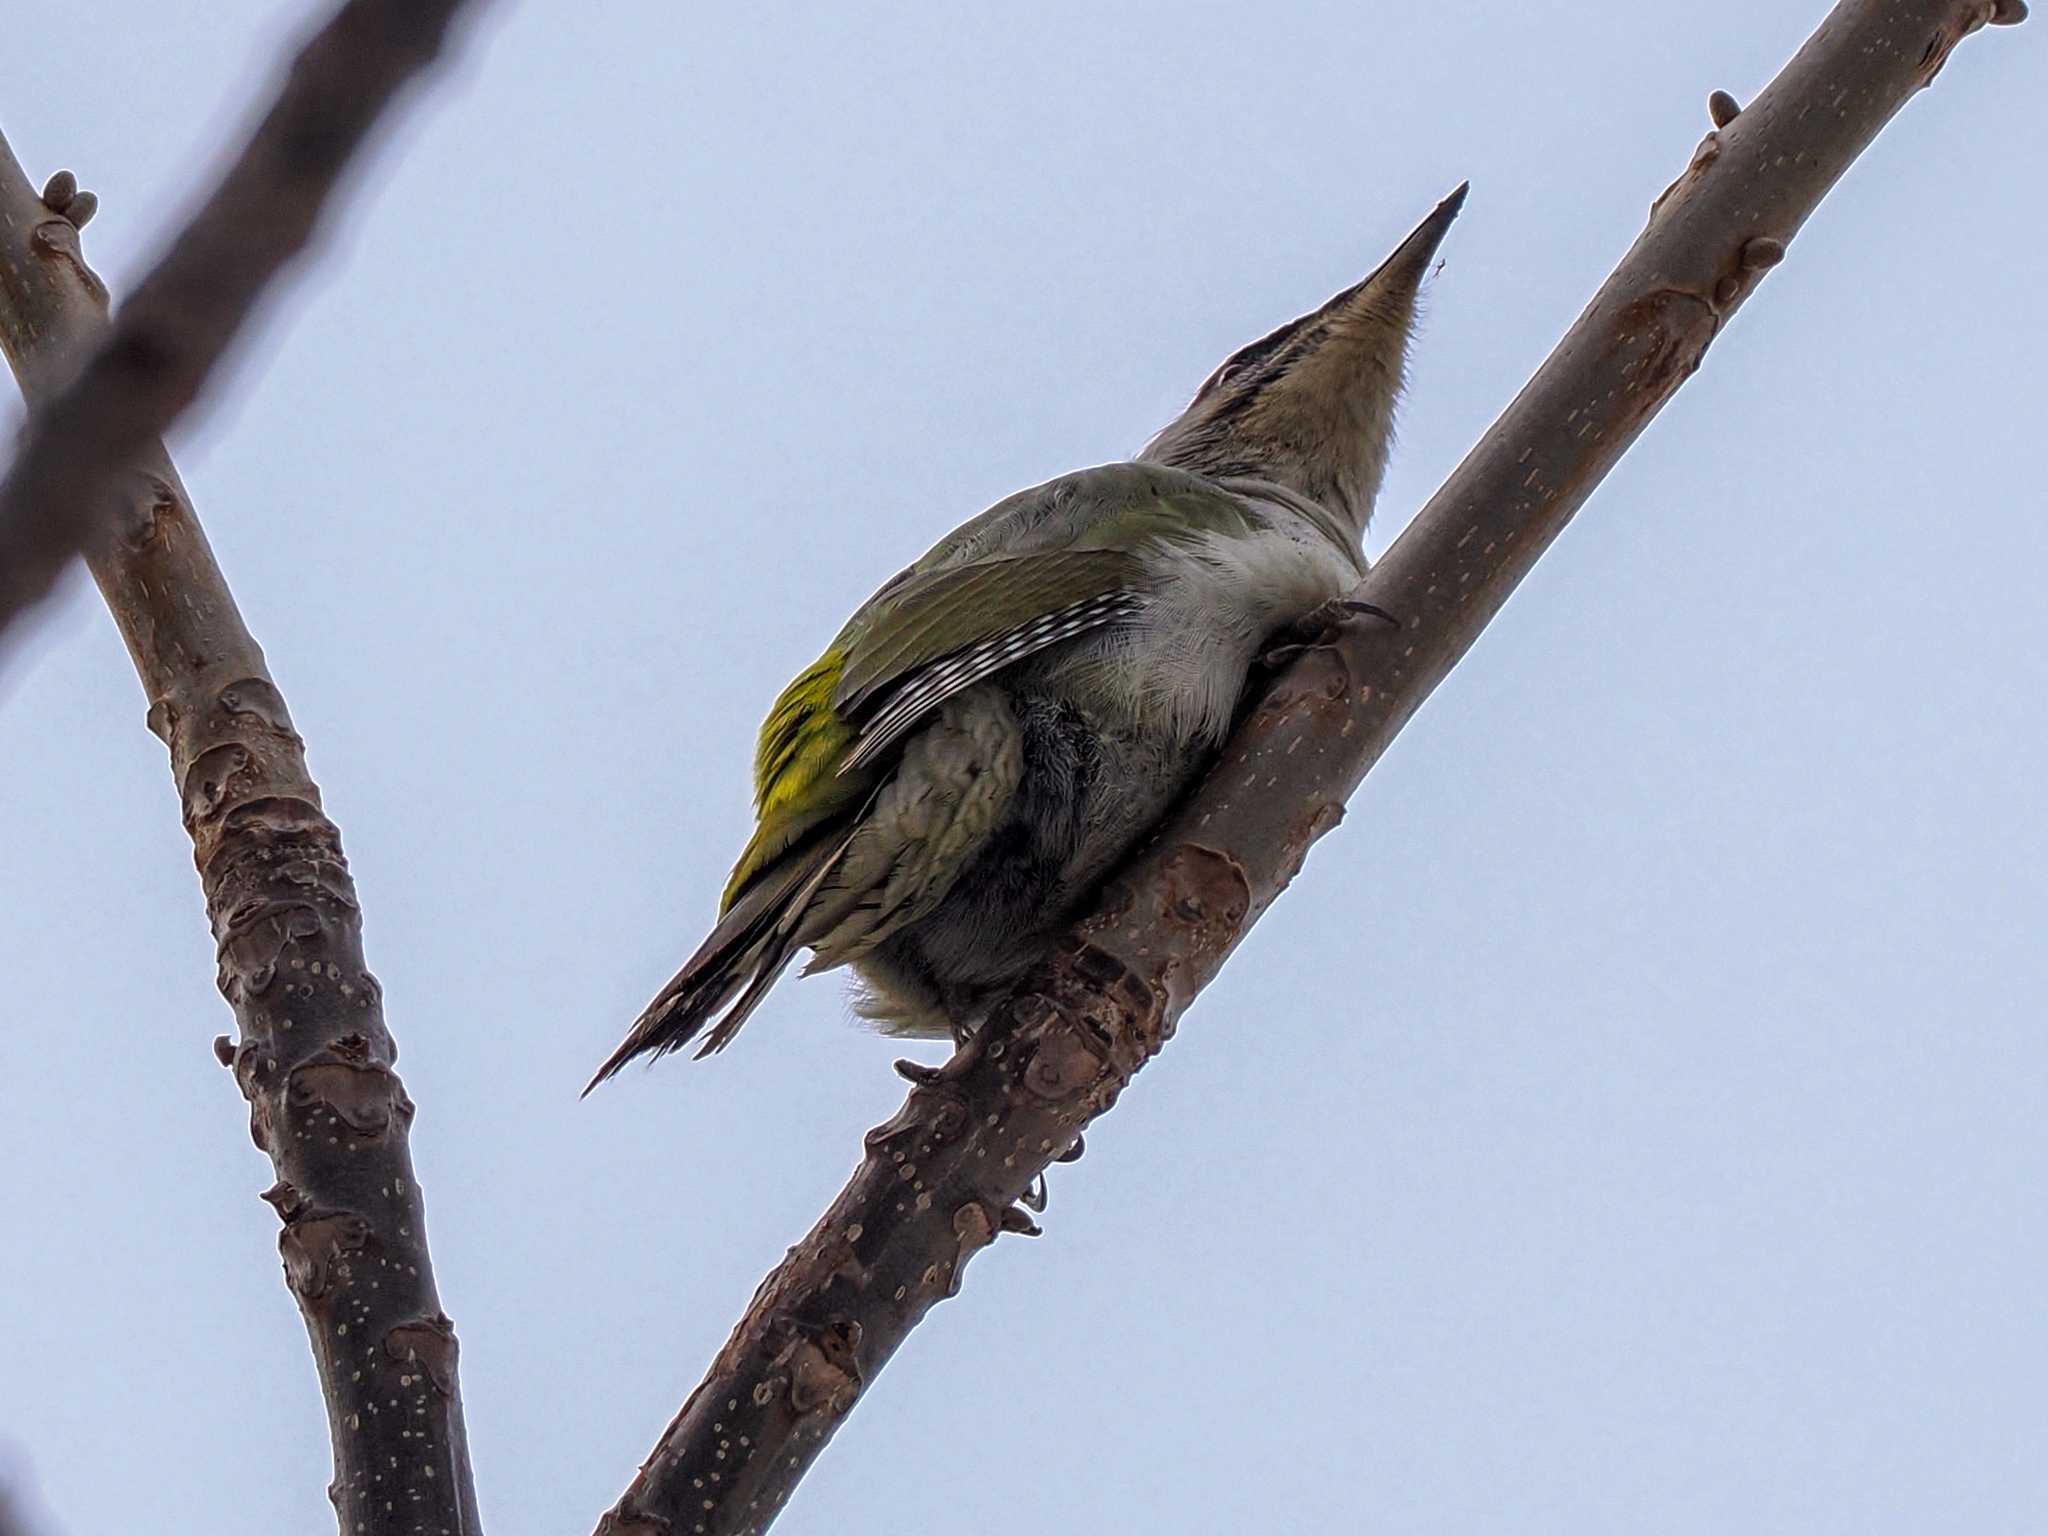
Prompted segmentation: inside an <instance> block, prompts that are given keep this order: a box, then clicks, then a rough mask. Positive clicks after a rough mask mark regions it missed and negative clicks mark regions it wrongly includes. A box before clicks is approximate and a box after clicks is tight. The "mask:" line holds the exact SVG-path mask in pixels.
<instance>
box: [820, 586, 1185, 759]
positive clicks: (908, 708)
mask: <svg viewBox="0 0 2048 1536" xmlns="http://www.w3.org/2000/svg"><path fill="white" fill-rule="evenodd" d="M1144 602H1145V599H1144V595H1143V594H1142V593H1138V592H1133V591H1129V590H1118V591H1115V592H1102V593H1098V594H1097V595H1096V596H1094V597H1087V598H1083V599H1082V600H1081V601H1080V602H1078V603H1070V604H1069V605H1068V606H1066V607H1065V608H1061V609H1058V610H1057V611H1055V612H1052V613H1047V614H1041V615H1040V616H1039V617H1037V618H1035V619H1032V620H1030V621H1029V622H1028V623H1024V624H1019V625H1017V626H1016V627H1015V628H1014V629H1006V630H1004V631H1003V632H1002V633H1001V634H999V635H991V636H990V637H989V638H988V639H986V640H983V641H980V642H979V643H977V644H974V645H970V646H967V647H965V648H964V649H962V650H958V651H955V652H953V654H952V655H950V656H945V657H942V658H940V659H939V660H938V661H935V662H933V663H931V664H930V665H929V666H926V667H924V668H921V669H920V670H919V671H917V672H915V673H913V674H912V675H911V676H910V677H909V678H907V679H906V680H905V681H904V682H903V684H902V685H901V686H900V687H898V688H897V689H896V690H895V691H894V692H893V693H891V694H889V695H888V696H887V697H886V698H885V699H884V700H883V702H882V707H881V709H880V710H879V711H878V712H877V713H876V714H875V716H874V718H873V719H871V720H869V721H868V722H867V723H866V724H865V725H863V726H862V727H861V732H860V739H859V741H858V742H857V743H856V744H855V746H854V750H853V751H852V752H851V753H849V754H848V755H847V757H846V759H845V761H843V762H842V763H841V764H840V766H839V771H840V772H841V773H851V772H853V771H854V770H855V769H857V768H861V767H863V766H865V765H866V764H868V763H870V762H872V761H874V759H875V758H876V757H877V756H878V755H879V754H880V753H881V752H882V751H883V750H884V749H886V748H887V747H888V746H889V744H890V743H891V742H893V741H895V740H896V739H897V737H899V736H901V735H902V734H903V733H904V731H906V730H908V729H909V728H910V726H911V725H913V724H914V723H916V722H917V721H918V720H919V719H921V718H922V717H923V716H924V715H926V714H928V713H929V712H930V711H932V710H934V709H936V708H938V706H939V705H940V704H942V703H944V702H945V701H946V700H947V699H950V698H951V697H952V696H953V695H954V694H956V693H958V692H959V691H960V690H961V689H963V688H969V687H972V686H973V685H974V684H976V683H978V682H980V681H981V680H982V679H984V678H986V677H990V676H993V675H994V674H995V673H997V672H1000V671H1002V669H1003V668H1004V667H1007V666H1009V665H1010V664H1011V663H1013V662H1017V661H1022V660H1023V659H1024V658H1025V657H1026V656H1029V655H1032V654H1033V653H1035V652H1038V651H1042V650H1044V649H1045V648H1046V647H1047V646H1052V645H1058V644H1059V643H1060V642H1061V641H1062V640H1071V639H1073V638H1074V637H1075V636H1076V635H1081V634H1086V633H1087V632H1088V631H1089V630H1091V629H1099V628H1101V627H1102V626H1103V625H1104V624H1110V623H1114V622H1115V621H1116V620H1118V619H1127V618H1130V617H1132V616H1133V615H1134V614H1136V613H1137V612H1138V610H1139V609H1140V608H1142V607H1143V606H1144Z"/></svg>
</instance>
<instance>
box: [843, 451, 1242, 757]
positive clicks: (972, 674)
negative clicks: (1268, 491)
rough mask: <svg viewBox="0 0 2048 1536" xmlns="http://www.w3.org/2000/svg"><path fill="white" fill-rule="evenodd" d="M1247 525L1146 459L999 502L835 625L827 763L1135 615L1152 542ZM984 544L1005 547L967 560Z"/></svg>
mask: <svg viewBox="0 0 2048 1536" xmlns="http://www.w3.org/2000/svg"><path fill="white" fill-rule="evenodd" d="M1248 520H1249V514H1248V513H1247V511H1246V508H1245V506H1244V503H1242V502H1241V501H1239V500H1238V499H1237V498H1236V497H1234V496H1230V495H1227V494H1225V493H1223V492H1221V491H1219V490H1217V489H1215V488H1214V487H1213V486H1211V485H1208V484H1207V483H1205V482H1203V481H1200V480H1197V479H1195V478H1194V477H1193V476H1190V475H1185V474H1182V473H1180V472H1178V471H1173V470H1162V469H1160V468H1159V467H1158V466H1155V465H1136V464H1113V465H1105V466H1103V467H1101V468H1099V469H1091V470H1083V471H1081V472H1080V473H1078V474H1075V475H1067V476H1062V477H1061V478H1060V479H1059V480H1055V481H1052V482H1051V483H1050V484H1048V485H1044V486H1040V487H1038V488H1037V489H1036V490H1033V491H1027V492H1024V493H1023V494H1022V495H1020V496H1016V497H1012V498H1011V499H1010V500H1009V501H1008V502H1004V503H1000V504H999V505H998V506H996V507H995V508H992V509H991V510H990V511H989V512H988V513H985V514H983V516H982V517H981V518H979V519H977V520H976V521H975V522H974V523H970V524H969V525H967V527H966V528H965V529H962V530H961V531H960V532H959V533H956V534H954V535H953V536H952V537H951V538H950V539H948V540H947V541H946V542H944V543H942V544H940V545H939V546H938V548H936V549H935V550H933V551H932V553H931V554H929V555H927V556H926V557H925V559H924V560H922V561H920V562H919V563H918V564H917V565H915V566H913V567H911V569H910V570H908V571H906V572H905V573H904V574H903V575H902V576H900V577H898V578H897V579H896V580H895V581H894V582H892V583H890V585H889V586H887V587H885V588H883V590H882V591H881V592H880V593H878V594H876V596H875V597H874V598H873V599H872V600H871V601H870V602H869V603H868V604H867V605H866V606H865V607H864V608H863V609H862V610H861V611H860V613H859V614H857V615H855V617H854V620H853V622H852V623H850V624H849V625H848V626H847V627H846V630H845V631H844V632H843V633H842V635H841V637H840V638H841V643H840V645H839V647H838V648H837V649H838V651H839V654H840V656H841V658H842V664H841V670H840V674H839V682H838V686H837V687H836V689H835V690H834V692H833V697H832V702H833V706H834V708H835V710H836V711H837V712H838V714H839V716H840V718H841V719H843V720H845V721H847V722H848V723H849V724H851V725H853V726H855V727H856V729H857V735H856V737H855V739H854V742H853V744H852V747H851V750H850V751H849V752H848V753H847V755H846V757H845V759H844V760H843V762H842V763H841V766H840V769H839V771H840V772H849V771H852V770H855V769H858V768H860V767H862V766H864V765H865V764H867V763H870V762H872V761H874V760H875V759H876V758H877V757H879V756H880V755H881V754H882V753H883V752H884V751H886V750H887V749H888V748H889V746H890V745H891V744H893V743H894V742H895V741H896V740H898V739H899V738H900V737H901V736H902V734H903V733H904V732H905V731H906V730H908V729H909V728H910V727H911V726H912V725H914V724H916V723H917V721H919V720H920V719H922V718H923V717H924V716H925V715H926V714H928V713H929V712H930V711H931V710H932V709H934V708H935V707H937V706H938V705H939V704H940V703H941V702H943V701H944V700H945V699H947V698H950V697H951V696H952V695H953V694H955V693H958V692H960V691H961V690H962V689H964V688H970V687H972V686H973V685H974V684H976V683H978V682H981V681H982V680H983V679H985V678H988V677H992V676H994V675H995V674H996V673H998V672H1000V671H1002V670H1003V669H1004V668H1005V667H1008V666H1010V665H1012V664H1014V663H1015V662H1018V661H1021V660H1023V659H1024V658H1025V657H1027V656H1030V655H1032V654H1034V653H1035V652H1038V651H1042V650H1044V649H1046V648H1047V647H1049V646H1053V645H1057V644H1059V643H1060V642H1062V641H1065V640H1071V639H1073V638H1074V637H1075V636H1077V635H1081V634H1085V633H1087V632H1088V631H1089V630H1092V629H1097V628H1100V627H1101V626H1103V625H1106V624H1113V623H1116V622H1118V621H1119V620H1122V619H1127V618H1130V617H1132V616H1133V615H1135V614H1136V613H1137V612H1138V611H1139V609H1140V608H1142V607H1143V606H1144V602H1145V599H1146V597H1147V596H1148V590H1149V586H1150V583H1151V581H1152V580H1153V579H1154V578H1153V576H1152V573H1153V572H1154V571H1156V570H1157V569H1158V565H1157V562H1156V561H1154V560H1152V559H1150V558H1149V556H1150V555H1151V553H1152V552H1153V551H1154V550H1156V549H1157V548H1158V547H1159V546H1161V545H1166V544H1172V543H1176V542H1184V541H1188V540H1192V539H1196V538H1199V537H1201V536H1202V535H1204V534H1208V533H1212V532H1218V531H1229V532H1243V531H1244V530H1245V528H1246V526H1247V523H1248ZM1020 544H1021V545H1023V546H1024V549H1023V551H1022V552H1021V553H1017V552H1012V551H1013V550H1015V548H1016V546H1017V545H1020ZM991 545H993V546H994V547H996V548H1000V549H1002V550H1003V551H1004V552H1003V553H1002V554H999V555H996V554H990V555H982V556H980V557H979V558H976V557H975V556H976V554H977V553H978V550H979V549H984V548H988V547H989V546H991ZM1034 546H1035V547H1034Z"/></svg>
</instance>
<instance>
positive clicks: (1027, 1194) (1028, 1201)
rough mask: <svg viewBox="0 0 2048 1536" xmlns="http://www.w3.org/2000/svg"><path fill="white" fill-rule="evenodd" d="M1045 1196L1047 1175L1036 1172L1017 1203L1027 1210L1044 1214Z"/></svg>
mask: <svg viewBox="0 0 2048 1536" xmlns="http://www.w3.org/2000/svg"><path fill="white" fill-rule="evenodd" d="M1045 1198H1046V1188H1045V1175H1044V1174H1042V1173H1036V1174H1033V1175H1032V1176H1031V1182H1030V1183H1029V1184H1027V1185H1026V1186H1025V1187H1024V1193H1023V1194H1021V1195H1019V1196H1018V1197H1017V1203H1018V1204H1019V1205H1021V1206H1023V1207H1025V1208H1026V1209H1027V1210H1030V1211H1033V1212H1036V1213H1037V1214H1038V1215H1040V1216H1043V1215H1044V1214H1045Z"/></svg>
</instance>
